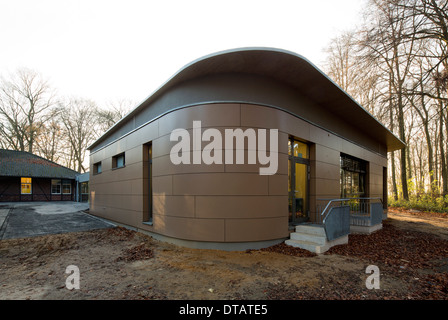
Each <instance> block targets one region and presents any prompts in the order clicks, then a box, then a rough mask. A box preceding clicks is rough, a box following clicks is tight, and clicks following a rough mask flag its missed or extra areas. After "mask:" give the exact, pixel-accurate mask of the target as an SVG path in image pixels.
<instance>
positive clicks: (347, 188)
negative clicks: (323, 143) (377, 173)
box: [341, 154, 367, 198]
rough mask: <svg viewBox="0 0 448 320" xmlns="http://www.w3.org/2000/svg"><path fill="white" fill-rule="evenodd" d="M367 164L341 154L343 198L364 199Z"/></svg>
mask: <svg viewBox="0 0 448 320" xmlns="http://www.w3.org/2000/svg"><path fill="white" fill-rule="evenodd" d="M366 173H367V163H366V162H365V161H363V160H360V159H357V158H354V157H350V156H348V155H344V154H341V198H362V197H364V196H365V195H366Z"/></svg>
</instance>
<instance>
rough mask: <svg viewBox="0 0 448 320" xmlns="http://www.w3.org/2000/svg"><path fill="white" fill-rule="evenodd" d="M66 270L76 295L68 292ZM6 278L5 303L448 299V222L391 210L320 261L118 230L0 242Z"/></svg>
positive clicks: (0, 293)
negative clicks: (373, 273)
mask: <svg viewBox="0 0 448 320" xmlns="http://www.w3.org/2000/svg"><path fill="white" fill-rule="evenodd" d="M70 265H75V266H77V267H78V268H79V274H80V288H79V289H72V290H69V289H67V287H66V280H67V279H69V278H70V277H71V273H66V268H67V266H70ZM369 265H376V266H377V267H378V268H379V270H380V278H379V280H380V288H379V289H368V288H367V287H366V279H367V277H368V276H369V275H370V274H367V273H366V268H367V266H369ZM0 270H1V272H0V299H2V300H10V299H14V300H16V299H17V300H19V299H32V300H34V299H37V300H48V299H52V300H66V299H69V300H71V299H76V300H84V299H86V300H94V299H101V300H117V299H120V300H131V299H132V300H136V299H151V300H153V299H158V300H161V299H162V300H164V299H169V300H177V299H188V300H189V299H195V300H208V299H213V300H221V299H225V300H232V299H237V300H284V299H287V300H299V299H304V300H310V299H313V300H314V299H319V300H320V299H329V300H335V299H344V300H360V299H400V300H401V299H415V300H427V299H443V300H447V299H448V216H447V215H443V214H426V213H420V212H418V213H412V212H409V211H400V210H398V209H392V210H391V211H390V213H389V218H388V220H386V221H385V222H384V226H383V229H382V230H380V231H377V232H376V233H374V234H372V235H370V236H366V235H350V236H349V244H348V245H342V246H337V247H333V248H332V249H331V250H330V251H328V252H327V253H325V254H322V255H315V254H310V253H309V252H307V251H304V250H301V249H296V248H291V247H288V246H286V245H284V244H281V245H277V246H273V247H270V248H267V249H263V250H248V251H245V252H226V251H218V250H198V249H188V248H182V247H178V246H175V245H171V244H167V243H163V242H159V241H156V240H154V239H152V238H150V237H148V236H146V235H143V234H140V233H136V232H133V231H129V230H127V229H124V228H120V227H117V228H111V229H102V230H95V231H88V232H78V233H69V234H58V235H50V236H40V237H33V238H24V239H14V240H2V241H0Z"/></svg>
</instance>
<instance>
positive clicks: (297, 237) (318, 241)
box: [290, 232, 327, 246]
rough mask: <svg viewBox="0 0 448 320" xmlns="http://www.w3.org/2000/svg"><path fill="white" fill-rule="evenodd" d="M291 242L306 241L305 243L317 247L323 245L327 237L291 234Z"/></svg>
mask: <svg viewBox="0 0 448 320" xmlns="http://www.w3.org/2000/svg"><path fill="white" fill-rule="evenodd" d="M290 238H291V240H299V241H307V242H313V243H316V244H317V245H321V246H323V245H325V244H326V242H327V237H326V236H325V232H324V235H323V236H322V235H320V234H319V235H317V234H313V233H302V232H293V233H291V234H290Z"/></svg>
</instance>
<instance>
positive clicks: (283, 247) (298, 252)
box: [260, 242, 317, 257]
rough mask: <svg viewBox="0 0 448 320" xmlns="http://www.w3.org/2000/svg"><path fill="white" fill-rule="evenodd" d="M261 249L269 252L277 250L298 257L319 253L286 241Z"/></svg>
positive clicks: (313, 255)
mask: <svg viewBox="0 0 448 320" xmlns="http://www.w3.org/2000/svg"><path fill="white" fill-rule="evenodd" d="M260 250H261V251H268V252H277V253H281V254H286V255H288V256H296V257H315V256H316V255H317V254H316V253H314V252H311V251H308V250H305V249H301V248H295V247H292V246H288V245H287V244H286V243H284V242H282V243H279V244H276V245H274V246H270V247H268V248H263V249H260Z"/></svg>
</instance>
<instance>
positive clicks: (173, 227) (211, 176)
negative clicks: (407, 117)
mask: <svg viewBox="0 0 448 320" xmlns="http://www.w3.org/2000/svg"><path fill="white" fill-rule="evenodd" d="M197 120H201V121H202V129H206V128H217V129H219V130H224V129H225V128H242V129H245V128H265V129H279V150H278V157H279V158H278V159H279V167H278V171H277V173H276V174H275V175H272V176H262V175H259V173H258V169H259V166H258V165H249V164H244V165H236V164H233V165H228V164H213V165H205V164H190V165H177V166H176V165H173V164H172V163H171V161H170V156H169V154H170V150H171V148H172V146H173V145H174V144H175V143H176V142H171V141H170V134H171V131H172V130H174V129H177V128H184V129H187V130H189V132H190V134H191V136H192V125H193V121H197ZM335 121H336V120H335ZM289 136H294V137H296V138H299V139H302V140H305V141H308V142H309V143H310V151H311V152H310V153H311V154H310V160H311V181H310V200H311V201H310V202H311V204H313V203H314V202H315V200H316V199H319V198H339V197H340V180H339V179H340V171H339V170H340V162H339V161H340V158H339V157H340V153H341V152H343V153H347V154H350V155H352V156H355V157H357V158H360V159H363V160H366V161H368V162H369V190H370V194H369V196H371V197H376V196H378V197H382V195H383V194H382V181H383V180H382V174H383V167H385V166H386V165H387V159H386V158H385V157H384V156H383V155H380V154H378V153H375V152H372V151H369V150H367V149H365V148H363V147H361V146H359V145H356V144H354V143H351V142H349V141H347V140H345V139H343V138H341V137H339V136H335V135H333V134H332V133H330V132H327V131H325V130H323V129H321V128H319V127H316V126H314V125H312V124H310V123H308V122H306V121H304V120H301V119H299V118H297V117H295V116H293V115H291V114H290V113H287V112H285V111H282V110H279V109H275V108H271V107H267V106H261V105H252V104H239V103H228V104H204V105H198V106H192V107H188V108H183V109H178V110H175V111H172V112H170V113H167V114H165V115H164V116H162V117H160V118H157V119H155V120H153V121H152V122H150V123H148V124H147V125H144V126H142V127H140V128H139V129H137V130H135V131H133V132H131V133H130V134H128V135H126V136H124V137H122V138H121V139H118V140H116V141H115V142H112V143H110V144H109V145H107V146H104V147H103V148H101V149H97V150H93V151H92V152H91V156H90V163H91V167H90V172H92V173H93V172H94V168H93V165H94V164H95V163H97V162H100V161H101V164H102V172H101V173H100V174H92V175H91V177H90V212H91V213H92V214H95V215H97V216H100V217H104V218H107V219H110V220H113V221H116V222H119V223H123V224H126V225H130V226H134V227H137V228H141V229H144V230H147V231H151V232H155V233H158V234H161V235H165V236H169V237H173V238H180V239H185V240H193V241H211V242H247V241H267V240H273V239H281V238H286V237H288V236H289V231H288V167H287V165H288V153H287V152H288V151H287V145H288V137H289ZM359 139H361V140H362V137H358V140H359ZM149 142H151V143H152V168H153V170H152V171H153V175H152V176H153V179H152V180H153V182H152V184H153V185H152V187H153V224H152V225H147V224H144V223H143V221H144V216H145V215H146V214H147V210H148V209H147V197H148V187H147V186H148V180H147V177H148V175H147V165H146V162H145V160H146V159H145V154H146V151H145V146H144V145H145V144H147V143H149ZM370 143H371V139H370V138H369V144H370ZM203 146H204V144H203ZM122 152H125V158H126V160H125V167H123V168H120V169H112V157H113V156H115V155H117V154H120V153H122ZM314 211H315V207H314V205H312V206H311V213H312V214H313V212H314Z"/></svg>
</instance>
